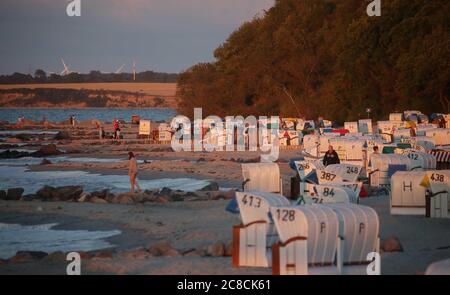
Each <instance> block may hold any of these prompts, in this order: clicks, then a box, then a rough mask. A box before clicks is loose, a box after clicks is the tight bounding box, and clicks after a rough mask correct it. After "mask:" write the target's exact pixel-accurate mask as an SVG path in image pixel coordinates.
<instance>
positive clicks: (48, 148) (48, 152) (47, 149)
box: [31, 144, 63, 157]
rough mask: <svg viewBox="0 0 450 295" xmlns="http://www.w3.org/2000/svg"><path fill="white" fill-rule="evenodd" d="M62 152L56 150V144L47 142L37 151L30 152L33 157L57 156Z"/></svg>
mask: <svg viewBox="0 0 450 295" xmlns="http://www.w3.org/2000/svg"><path fill="white" fill-rule="evenodd" d="M62 153H63V152H61V151H60V150H58V148H57V147H56V145H54V144H49V145H44V146H43V147H41V148H40V149H39V150H38V151H37V152H34V153H32V154H31V156H33V157H48V156H57V155H61V154H62Z"/></svg>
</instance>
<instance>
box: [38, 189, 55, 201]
mask: <svg viewBox="0 0 450 295" xmlns="http://www.w3.org/2000/svg"><path fill="white" fill-rule="evenodd" d="M54 191H55V188H54V187H53V186H49V185H46V186H44V187H42V188H41V189H40V190H38V191H37V192H36V195H37V196H38V198H39V199H41V200H43V201H48V200H52V199H53V193H54Z"/></svg>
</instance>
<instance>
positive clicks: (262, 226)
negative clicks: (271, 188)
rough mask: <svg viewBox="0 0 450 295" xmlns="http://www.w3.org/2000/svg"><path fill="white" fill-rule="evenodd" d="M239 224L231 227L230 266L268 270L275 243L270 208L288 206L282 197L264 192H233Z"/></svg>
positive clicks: (276, 236)
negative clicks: (239, 219)
mask: <svg viewBox="0 0 450 295" xmlns="http://www.w3.org/2000/svg"><path fill="white" fill-rule="evenodd" d="M236 200H237V203H238V205H239V212H240V216H241V221H242V224H241V225H238V226H234V227H233V253H232V257H233V266H234V267H243V266H247V267H270V265H271V262H272V261H271V246H272V245H273V244H274V243H276V242H277V241H278V235H277V232H276V230H275V227H274V224H273V220H272V217H271V216H270V214H269V212H270V208H271V207H273V206H289V205H290V202H289V200H288V199H286V198H285V197H283V196H281V195H278V194H272V193H264V192H237V193H236Z"/></svg>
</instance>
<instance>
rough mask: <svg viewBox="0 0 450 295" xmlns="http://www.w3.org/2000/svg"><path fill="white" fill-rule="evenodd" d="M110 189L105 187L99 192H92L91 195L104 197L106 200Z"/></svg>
mask: <svg viewBox="0 0 450 295" xmlns="http://www.w3.org/2000/svg"><path fill="white" fill-rule="evenodd" d="M109 194H110V193H109V190H108V189H104V190H102V191H98V192H92V193H91V197H92V198H99V199H103V200H106V199H107V198H108V196H109Z"/></svg>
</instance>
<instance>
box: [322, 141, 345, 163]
mask: <svg viewBox="0 0 450 295" xmlns="http://www.w3.org/2000/svg"><path fill="white" fill-rule="evenodd" d="M340 163H341V161H340V160H339V156H338V154H337V153H336V151H335V150H334V148H333V146H331V145H330V146H329V147H328V151H327V152H326V153H325V156H324V157H323V165H324V166H325V167H326V166H328V165H333V164H340Z"/></svg>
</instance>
